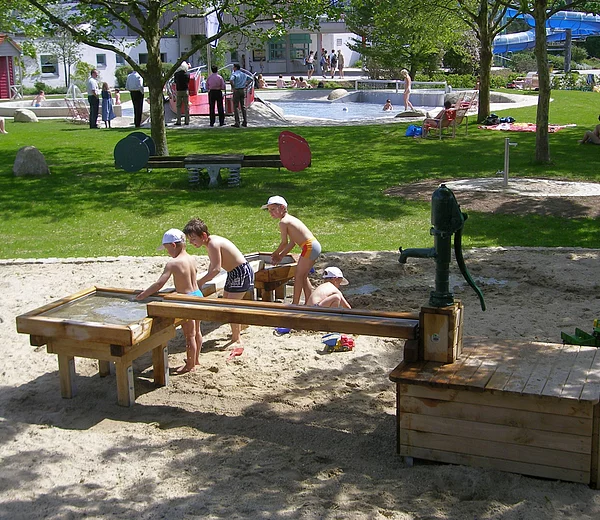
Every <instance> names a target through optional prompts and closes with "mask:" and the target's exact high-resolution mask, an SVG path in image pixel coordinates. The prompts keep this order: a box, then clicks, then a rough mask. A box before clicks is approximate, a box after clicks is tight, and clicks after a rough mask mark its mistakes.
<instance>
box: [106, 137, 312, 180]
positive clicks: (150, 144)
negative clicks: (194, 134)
mask: <svg viewBox="0 0 600 520" xmlns="http://www.w3.org/2000/svg"><path fill="white" fill-rule="evenodd" d="M278 141H279V154H278V155H275V154H259V155H248V154H243V153H239V152H238V153H226V154H189V155H176V156H175V155H164V156H159V155H156V145H155V143H154V141H153V140H152V138H151V137H150V136H149V135H147V134H145V133H143V132H132V133H131V134H129V135H128V136H127V137H125V138H124V139H121V140H120V141H119V142H118V143H117V144H116V146H115V149H114V152H113V154H114V159H115V167H116V168H119V169H122V170H125V171H127V172H137V171H140V170H141V169H143V168H146V169H147V170H151V169H154V168H169V169H177V168H185V169H186V170H187V171H188V178H189V181H190V184H192V185H198V184H199V182H200V175H201V172H203V171H206V172H207V174H208V178H209V182H208V187H209V188H215V187H217V186H219V183H220V181H221V170H228V171H229V176H228V178H227V184H228V186H239V184H240V180H241V177H240V175H241V169H242V167H245V168H282V167H283V168H286V169H287V170H289V171H292V172H299V171H302V170H304V169H306V168H308V167H309V166H310V164H311V151H310V146H309V145H308V143H307V142H306V140H305V139H304V138H303V137H301V136H299V135H297V134H294V133H293V132H289V131H287V130H284V131H283V132H281V133H280V134H279V139H278Z"/></svg>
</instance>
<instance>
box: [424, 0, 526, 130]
mask: <svg viewBox="0 0 600 520" xmlns="http://www.w3.org/2000/svg"><path fill="white" fill-rule="evenodd" d="M433 1H434V2H437V5H438V6H439V7H440V8H441V9H447V10H449V11H451V12H453V13H454V14H455V15H456V16H460V17H462V19H463V20H464V21H465V23H466V24H467V25H468V26H469V27H470V28H471V29H472V30H473V32H474V33H475V35H476V37H477V40H478V41H479V46H480V48H479V109H478V113H477V121H479V122H481V121H483V120H484V119H485V118H486V117H487V116H488V115H489V113H490V85H491V74H492V62H493V45H494V38H495V37H496V36H497V35H498V34H500V33H501V32H502V31H503V30H504V29H506V27H507V26H508V25H509V24H510V23H511V21H512V20H513V19H514V17H506V10H507V9H508V7H509V6H508V3H507V2H506V1H505V0H457V1H456V2H454V3H447V2H440V1H439V0H433Z"/></svg>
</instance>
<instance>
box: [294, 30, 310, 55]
mask: <svg viewBox="0 0 600 520" xmlns="http://www.w3.org/2000/svg"><path fill="white" fill-rule="evenodd" d="M290 43H291V44H292V48H291V49H290V59H292V60H302V59H304V58H305V57H306V56H308V52H309V51H310V45H311V39H310V34H290Z"/></svg>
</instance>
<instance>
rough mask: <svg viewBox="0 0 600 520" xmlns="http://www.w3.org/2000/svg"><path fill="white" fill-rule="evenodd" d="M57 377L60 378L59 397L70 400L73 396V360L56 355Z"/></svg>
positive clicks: (71, 357)
mask: <svg viewBox="0 0 600 520" xmlns="http://www.w3.org/2000/svg"><path fill="white" fill-rule="evenodd" d="M58 375H59V377H60V395H62V397H63V398H65V399H71V398H72V397H73V396H74V395H75V388H74V381H73V380H74V378H75V358H74V357H73V356H66V355H64V354H58Z"/></svg>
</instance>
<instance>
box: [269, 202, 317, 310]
mask: <svg viewBox="0 0 600 520" xmlns="http://www.w3.org/2000/svg"><path fill="white" fill-rule="evenodd" d="M261 209H267V210H269V215H271V217H273V218H277V219H279V232H280V234H281V242H280V243H279V246H277V249H276V250H275V251H274V252H273V254H272V255H271V261H272V262H273V264H274V265H277V264H279V262H281V260H282V259H283V258H284V257H285V255H287V254H288V253H289V252H290V251H291V250H292V249H293V248H294V246H295V245H296V244H298V245H299V246H300V248H301V249H302V253H301V254H300V259H299V260H298V266H297V267H296V276H295V277H294V297H293V300H292V303H293V304H294V305H298V304H299V303H300V296H301V295H302V292H304V301H305V302H306V301H308V299H309V298H310V295H311V294H312V292H313V286H312V284H311V283H310V280H309V279H308V273H309V272H310V270H311V269H312V266H313V265H315V262H316V261H317V259H318V258H319V255H320V254H321V244H319V242H318V240H317V239H316V238H315V237H314V236H313V234H312V233H311V232H310V230H309V229H308V228H307V227H306V224H304V222H302V221H301V220H300V219H299V218H296V217H293V216H292V215H290V214H289V213H288V212H287V202H286V200H285V199H284V198H283V197H280V196H279V195H275V196H273V197H269V200H268V201H267V203H266V204H264V205H263V206H261Z"/></svg>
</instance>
